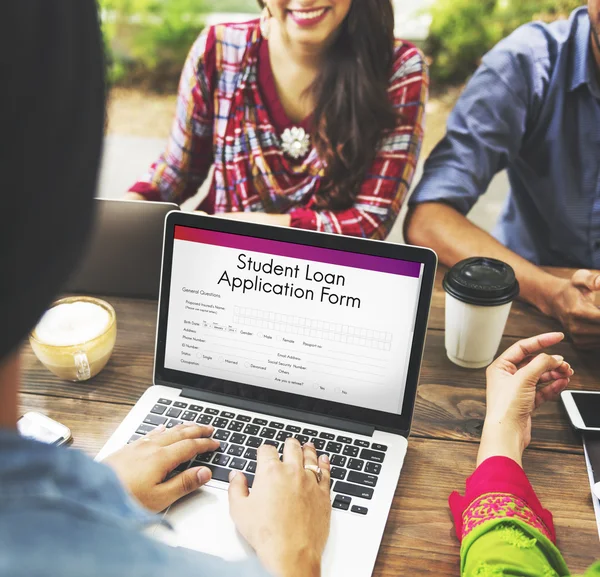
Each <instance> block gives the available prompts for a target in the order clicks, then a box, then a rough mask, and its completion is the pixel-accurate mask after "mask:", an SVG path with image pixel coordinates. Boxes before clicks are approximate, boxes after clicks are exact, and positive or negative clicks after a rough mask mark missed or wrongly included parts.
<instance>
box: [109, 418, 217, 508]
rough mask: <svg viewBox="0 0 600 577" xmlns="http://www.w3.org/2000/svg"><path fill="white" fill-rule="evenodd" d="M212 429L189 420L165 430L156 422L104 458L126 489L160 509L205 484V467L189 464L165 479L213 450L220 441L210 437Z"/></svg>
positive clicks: (208, 470) (149, 504)
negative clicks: (179, 467) (202, 454)
mask: <svg viewBox="0 0 600 577" xmlns="http://www.w3.org/2000/svg"><path fill="white" fill-rule="evenodd" d="M213 432H214V428H213V427H210V426H202V425H197V424H195V423H188V424H182V425H177V426H176V427H173V428H172V429H165V427H164V425H159V426H158V427H156V429H154V430H152V431H150V432H149V433H148V434H147V435H145V436H144V437H142V438H141V439H138V440H137V441H135V442H133V443H131V444H129V445H127V446H125V447H123V448H122V449H120V450H119V451H116V452H115V453H113V454H112V455H110V456H109V457H107V458H106V459H105V460H104V463H105V464H107V465H109V466H110V467H112V468H113V469H114V471H115V472H116V473H117V476H118V477H119V479H120V480H121V482H122V483H123V485H124V486H125V487H126V488H127V489H128V490H129V492H130V493H131V494H132V495H133V496H134V497H135V498H136V499H137V500H138V501H139V502H140V503H141V504H142V505H143V506H144V507H146V508H147V509H149V510H150V511H155V512H158V511H162V510H163V509H166V508H167V507H168V506H169V505H171V504H172V503H174V502H175V501H177V499H180V498H181V497H183V496H185V495H187V494H188V493H191V492H192V491H195V490H196V489H198V487H201V486H202V485H204V484H205V483H208V481H210V479H211V471H210V469H208V468H207V467H192V468H190V469H187V470H185V471H183V472H182V473H179V474H176V475H174V476H172V477H171V478H169V479H168V480H166V481H165V479H166V477H167V476H168V475H169V474H172V473H173V471H175V469H176V468H177V467H178V466H180V465H181V464H182V463H186V464H187V463H188V462H189V461H190V459H192V458H194V457H195V456H196V455H197V454H198V453H205V452H208V451H215V450H216V449H217V448H218V447H219V443H218V442H217V441H215V440H213V439H210V438H209V437H210V436H211V435H212V434H213Z"/></svg>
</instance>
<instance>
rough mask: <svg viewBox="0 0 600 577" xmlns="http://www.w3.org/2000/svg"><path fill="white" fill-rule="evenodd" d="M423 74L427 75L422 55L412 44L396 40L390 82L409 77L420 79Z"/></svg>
mask: <svg viewBox="0 0 600 577" xmlns="http://www.w3.org/2000/svg"><path fill="white" fill-rule="evenodd" d="M424 74H425V75H426V74H427V64H426V62H425V57H424V56H423V53H422V52H421V51H420V50H419V49H418V48H417V47H416V46H415V45H414V44H411V43H410V42H407V41H406V40H400V39H399V38H396V40H395V42H394V62H393V64H392V75H391V78H390V82H394V81H396V80H399V79H403V78H406V77H410V76H417V77H422V76H423V75H424Z"/></svg>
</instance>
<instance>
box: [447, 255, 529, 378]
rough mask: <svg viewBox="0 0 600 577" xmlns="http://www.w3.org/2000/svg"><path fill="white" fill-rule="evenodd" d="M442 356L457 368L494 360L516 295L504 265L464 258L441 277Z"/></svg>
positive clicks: (514, 282)
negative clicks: (443, 312) (443, 310)
mask: <svg viewBox="0 0 600 577" xmlns="http://www.w3.org/2000/svg"><path fill="white" fill-rule="evenodd" d="M443 286H444V290H445V291H446V335H445V339H446V342H445V344H446V354H447V355H448V358H449V359H450V360H451V361H452V362H453V363H455V364H456V365H458V366H460V367H465V368H468V369H479V368H482V367H487V366H488V365H489V364H490V363H491V362H492V361H493V360H494V357H495V356H496V353H497V352H498V347H499V346H500V341H501V340H502V335H503V333H504V327H505V326H506V321H507V319H508V315H509V313H510V309H511V307H512V302H513V301H514V299H515V298H517V296H518V295H519V283H518V281H517V279H516V277H515V272H514V270H513V269H512V267H510V266H509V265H508V264H506V263H504V262H502V261H500V260H496V259H493V258H486V257H474V258H468V259H466V260H463V261H461V262H459V263H457V264H456V265H455V266H453V267H452V268H451V269H450V270H449V271H448V272H447V273H446V276H445V277H444V283H443Z"/></svg>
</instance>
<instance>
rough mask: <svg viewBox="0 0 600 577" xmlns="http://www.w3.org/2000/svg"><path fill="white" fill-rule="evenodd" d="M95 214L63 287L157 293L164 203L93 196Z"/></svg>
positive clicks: (83, 290)
mask: <svg viewBox="0 0 600 577" xmlns="http://www.w3.org/2000/svg"><path fill="white" fill-rule="evenodd" d="M94 204H95V207H94V208H95V213H96V218H95V221H94V228H93V231H92V235H91V239H90V242H89V244H88V248H87V249H86V252H85V255H84V257H83V258H82V259H81V263H80V265H79V268H78V269H77V270H76V271H75V273H74V274H73V276H72V277H71V278H70V279H69V281H68V282H67V286H66V287H65V288H64V292H70V293H86V294H96V295H115V296H124V297H140V298H153V299H156V298H158V293H159V289H160V267H161V262H162V247H163V230H164V226H165V218H166V216H167V214H168V213H169V212H171V211H173V210H179V207H178V206H177V205H176V204H173V203H168V202H146V201H143V200H108V199H104V198H96V199H94Z"/></svg>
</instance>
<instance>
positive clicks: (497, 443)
mask: <svg viewBox="0 0 600 577" xmlns="http://www.w3.org/2000/svg"><path fill="white" fill-rule="evenodd" d="M526 446H527V441H526V438H525V435H524V433H523V432H521V431H520V428H519V427H516V426H513V425H511V424H509V423H507V422H504V421H502V422H501V421H498V420H494V419H488V418H487V417H486V420H485V422H484V424H483V431H482V433H481V442H480V443H479V452H478V454H477V466H479V465H481V463H483V461H485V460H486V459H489V458H490V457H508V458H509V459H512V460H513V461H515V462H516V463H517V464H518V465H520V466H522V460H523V451H524V450H525V447H526Z"/></svg>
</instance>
